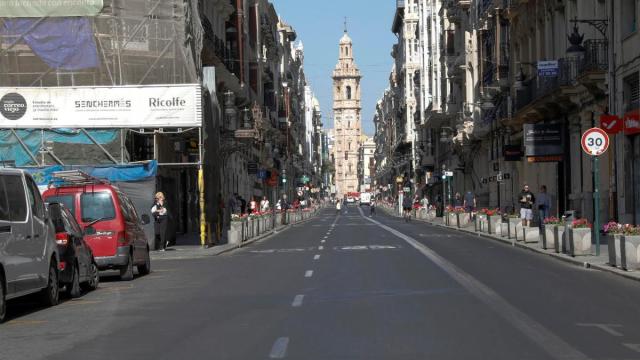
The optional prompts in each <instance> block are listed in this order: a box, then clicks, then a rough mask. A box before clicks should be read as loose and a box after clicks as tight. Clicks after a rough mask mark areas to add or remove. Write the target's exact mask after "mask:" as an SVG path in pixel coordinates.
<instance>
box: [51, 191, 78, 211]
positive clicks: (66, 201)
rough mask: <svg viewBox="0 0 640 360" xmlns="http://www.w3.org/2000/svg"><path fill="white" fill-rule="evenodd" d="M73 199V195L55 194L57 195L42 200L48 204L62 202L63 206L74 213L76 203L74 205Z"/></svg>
mask: <svg viewBox="0 0 640 360" xmlns="http://www.w3.org/2000/svg"><path fill="white" fill-rule="evenodd" d="M73 199H74V196H73V195H57V196H49V197H48V198H46V199H45V200H44V201H45V202H48V203H49V204H54V203H58V204H62V205H64V207H66V208H67V209H69V211H70V212H71V213H72V214H75V213H76V205H75V201H73Z"/></svg>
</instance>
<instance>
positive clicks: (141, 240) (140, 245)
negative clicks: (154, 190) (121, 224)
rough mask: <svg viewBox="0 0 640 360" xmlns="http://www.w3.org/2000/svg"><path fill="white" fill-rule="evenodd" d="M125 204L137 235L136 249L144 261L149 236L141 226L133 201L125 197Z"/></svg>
mask: <svg viewBox="0 0 640 360" xmlns="http://www.w3.org/2000/svg"><path fill="white" fill-rule="evenodd" d="M124 201H125V204H126V206H127V208H128V212H129V214H131V224H132V231H133V232H135V234H136V248H137V249H138V254H139V256H140V257H139V259H141V261H144V259H145V256H146V253H147V236H146V235H145V233H144V228H143V227H142V225H141V224H140V221H141V220H140V216H139V215H138V211H136V208H135V206H134V205H133V203H132V202H131V199H129V198H128V197H124ZM167 220H168V219H167Z"/></svg>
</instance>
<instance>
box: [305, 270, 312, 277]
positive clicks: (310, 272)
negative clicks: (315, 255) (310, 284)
mask: <svg viewBox="0 0 640 360" xmlns="http://www.w3.org/2000/svg"><path fill="white" fill-rule="evenodd" d="M312 276H313V270H307V272H305V273H304V277H307V278H310V277H312Z"/></svg>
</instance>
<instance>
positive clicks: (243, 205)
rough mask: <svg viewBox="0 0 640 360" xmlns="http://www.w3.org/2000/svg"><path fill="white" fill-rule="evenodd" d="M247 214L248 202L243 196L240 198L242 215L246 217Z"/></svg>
mask: <svg viewBox="0 0 640 360" xmlns="http://www.w3.org/2000/svg"><path fill="white" fill-rule="evenodd" d="M246 213H247V200H245V199H244V198H243V197H242V196H240V214H241V215H244V214H246Z"/></svg>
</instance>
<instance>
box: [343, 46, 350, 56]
mask: <svg viewBox="0 0 640 360" xmlns="http://www.w3.org/2000/svg"><path fill="white" fill-rule="evenodd" d="M344 53H345V55H347V56H349V48H348V47H345V48H344Z"/></svg>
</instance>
